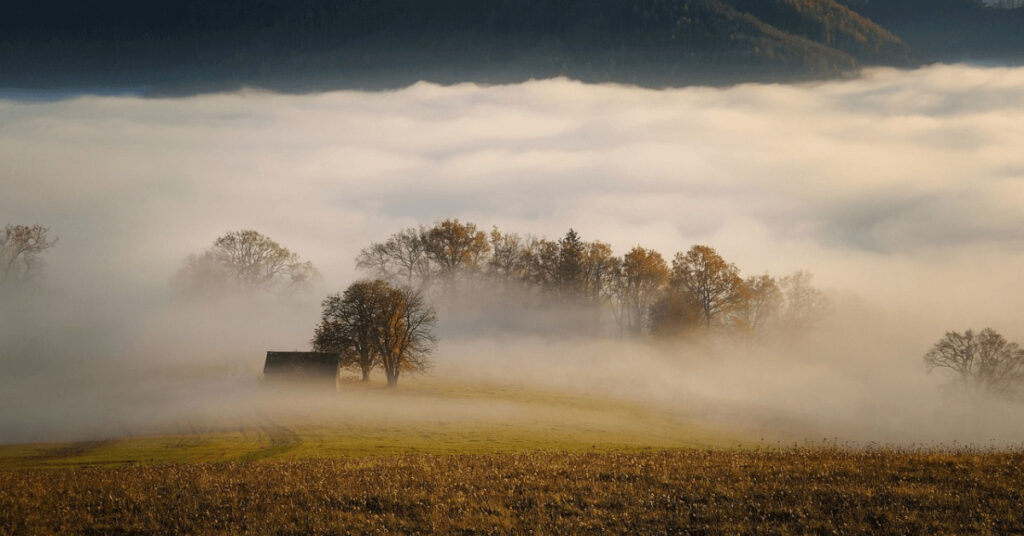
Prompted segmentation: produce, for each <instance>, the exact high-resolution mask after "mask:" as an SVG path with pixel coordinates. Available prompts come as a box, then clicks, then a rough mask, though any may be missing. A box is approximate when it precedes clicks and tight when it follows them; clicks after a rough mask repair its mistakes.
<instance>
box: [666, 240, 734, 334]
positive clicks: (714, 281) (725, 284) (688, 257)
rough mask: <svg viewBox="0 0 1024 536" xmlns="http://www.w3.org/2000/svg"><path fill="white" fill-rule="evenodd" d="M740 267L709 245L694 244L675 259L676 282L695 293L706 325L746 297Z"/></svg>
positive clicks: (673, 267)
mask: <svg viewBox="0 0 1024 536" xmlns="http://www.w3.org/2000/svg"><path fill="white" fill-rule="evenodd" d="M739 272H740V271H739V268H736V265H735V264H731V263H728V262H726V261H725V259H723V258H722V257H721V255H719V254H718V252H717V251H715V250H714V249H712V248H710V247H708V246H699V245H698V246H693V247H692V248H690V250H689V251H687V252H686V253H685V254H683V253H676V256H675V258H674V259H673V260H672V284H673V286H674V287H676V288H677V289H679V290H684V291H686V292H687V293H689V294H690V295H691V296H693V299H694V301H695V302H696V303H697V305H698V306H699V307H700V310H701V313H702V316H703V320H704V326H705V327H710V326H711V325H713V324H714V323H715V322H716V321H720V320H722V317H724V316H726V315H728V314H730V313H732V312H734V311H735V310H736V309H737V308H738V307H739V306H741V305H742V303H743V301H744V300H745V288H744V285H743V279H741V278H740V275H739Z"/></svg>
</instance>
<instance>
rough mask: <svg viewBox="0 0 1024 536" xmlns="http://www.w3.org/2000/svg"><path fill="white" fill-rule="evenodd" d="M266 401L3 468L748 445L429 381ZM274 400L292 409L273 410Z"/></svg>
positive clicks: (523, 394) (27, 453)
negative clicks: (170, 429)
mask: <svg viewBox="0 0 1024 536" xmlns="http://www.w3.org/2000/svg"><path fill="white" fill-rule="evenodd" d="M282 396H283V397H284V398H282ZM267 398H268V400H269V401H270V402H269V403H266V404H262V405H259V406H256V407H254V408H253V410H252V411H248V412H244V413H241V414H238V415H232V416H231V417H226V416H220V417H219V418H216V419H212V420H211V419H197V420H195V421H190V420H188V419H185V420H184V421H182V422H178V423H176V424H175V426H174V433H164V434H157V435H152V436H141V437H121V438H101V439H97V440H90V441H80V442H71V443H46V444H23V445H4V446H0V469H45V468H76V467H87V466H116V465H121V464H153V463H171V462H173V463H205V462H230V461H255V460H275V461H283V460H309V459H318V458H342V457H353V456H355V457H362V456H381V455H389V454H400V453H429V454H487V453H502V452H504V453H515V452H529V451H538V450H544V451H558V452H582V451H599V452H608V451H638V450H644V449H678V448H721V447H737V446H745V445H748V444H750V443H748V442H747V441H745V440H743V439H742V438H741V437H739V436H738V435H737V434H735V433H728V432H725V431H723V430H720V429H716V428H715V427H713V426H710V425H708V424H702V423H700V422H698V421H697V420H695V419H694V418H693V417H692V416H688V415H686V414H685V413H683V412H682V411H679V412H674V411H668V410H665V409H654V408H649V407H644V406H641V405H637V404H631V403H626V402H621V401H615V400H610V399H607V398H598V397H590V396H586V395H580V394H566V393H558V392H552V391H538V390H530V389H521V388H515V387H509V386H496V385H480V384H470V383H458V382H447V381H440V380H437V379H433V378H429V377H420V378H411V379H408V380H404V381H403V383H402V385H401V386H400V387H399V388H398V389H397V390H389V389H386V388H384V387H383V386H382V385H381V384H380V383H371V384H369V385H364V384H359V383H349V384H344V385H343V386H342V391H341V392H339V393H321V394H318V395H314V396H311V397H310V398H308V399H307V398H300V399H297V400H292V399H291V398H290V392H288V393H283V394H282V393H281V392H280V391H277V390H268V392H267ZM282 399H287V400H288V403H287V404H281V405H280V406H277V405H276V404H275V403H274V401H277V400H282Z"/></svg>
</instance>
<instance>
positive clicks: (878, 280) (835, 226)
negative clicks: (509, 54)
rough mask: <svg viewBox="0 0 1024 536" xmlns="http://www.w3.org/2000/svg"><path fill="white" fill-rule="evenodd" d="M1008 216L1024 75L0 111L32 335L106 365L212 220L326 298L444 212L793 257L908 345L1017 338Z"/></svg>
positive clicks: (485, 222)
mask: <svg viewBox="0 0 1024 536" xmlns="http://www.w3.org/2000/svg"><path fill="white" fill-rule="evenodd" d="M1022 207H1024V69H1005V68H980V67H968V66H937V67H930V68H925V69H920V70H916V71H910V72H906V71H897V70H889V69H880V70H871V71H868V72H867V73H865V75H864V76H863V77H862V78H859V79H854V80H844V81H833V82H825V83H814V84H806V85H741V86H736V87H733V88H728V89H713V88H686V89H674V90H666V91H655V90H646V89H637V88H633V87H623V86H611V85H602V86H593V85H584V84H581V83H578V82H571V81H567V80H548V81H537V82H529V83H525V84H518V85H511V86H497V87H479V86H476V85H468V84H467V85H459V86H454V87H440V86H435V85H430V84H418V85H415V86H413V87H410V88H407V89H403V90H399V91H391V92H381V93H362V92H333V93H325V94H319V95H311V96H292V95H288V96H283V95H274V94H267V93H260V92H241V93H233V94H224V95H209V96H200V97H190V98H183V99H142V98H134V97H80V98H75V99H71V100H63V101H57V102H46V103H20V102H13V101H0V224H3V223H7V222H11V223H42V224H46V225H49V226H51V228H52V233H53V234H54V235H57V236H59V237H60V243H59V245H58V247H57V248H55V249H54V250H53V251H52V252H50V253H49V254H48V255H47V259H48V262H49V268H48V280H47V285H49V286H50V287H52V288H54V289H59V293H60V294H54V293H53V292H51V293H50V294H49V296H51V297H52V296H55V295H60V296H62V297H67V302H66V307H63V308H60V311H61V312H60V315H62V316H61V318H60V320H59V322H56V324H55V325H57V326H59V327H60V328H59V329H54V330H53V331H51V332H48V334H46V335H45V336H44V335H37V338H38V340H39V341H42V340H44V339H45V340H47V341H49V342H48V344H52V345H54V347H59V346H60V340H61V338H62V337H66V338H70V337H79V336H81V333H82V332H89V333H92V331H93V329H92V328H90V327H89V326H105V327H104V328H102V329H101V328H96V329H97V330H99V331H103V330H106V331H105V332H103V333H101V334H93V335H94V336H93V338H95V339H97V340H99V339H103V336H104V334H105V335H106V336H107V338H109V339H110V340H129V341H130V342H129V343H123V344H113V343H109V344H108V343H102V344H101V343H95V344H94V345H93V346H94V347H95V348H102V349H104V350H103V351H105V352H106V353H108V354H111V355H115V356H117V355H118V354H121V353H124V352H128V351H132V352H148V351H151V350H152V349H153V348H155V347H158V346H168V345H173V344H174V337H173V332H174V331H175V330H177V331H178V332H179V333H180V332H181V325H177V324H176V325H175V326H173V327H174V329H164V328H165V327H166V325H165V324H166V323H165V322H164V321H165V320H166V318H165V317H162V316H159V315H153V316H156V317H158V318H160V322H157V321H151V322H148V323H147V321H146V320H144V319H143V318H144V317H147V316H149V315H150V313H151V312H152V311H153V310H154V308H157V307H159V306H158V305H154V304H158V303H162V302H161V301H160V300H164V299H165V298H166V296H165V295H166V293H167V290H166V289H167V281H168V279H169V278H170V276H171V275H172V274H173V273H174V272H175V271H176V270H177V269H178V267H179V266H180V265H181V261H182V259H183V258H184V257H185V256H186V255H187V254H189V253H193V252H198V251H201V250H202V249H204V248H206V247H208V246H209V245H210V243H211V242H212V241H213V240H214V239H215V238H216V237H217V236H218V235H220V234H223V232H225V231H227V230H236V229H242V228H252V229H256V230H258V231H261V232H263V233H264V234H267V235H269V236H270V237H272V238H274V239H276V240H277V241H279V242H280V243H282V244H284V245H285V246H287V247H290V248H292V249H293V250H295V251H297V252H298V253H299V254H300V255H301V256H302V257H304V258H306V259H309V260H311V261H312V262H313V263H314V264H315V265H316V266H317V267H319V268H320V270H321V271H322V272H323V273H324V276H325V288H324V289H323V290H325V291H327V290H330V291H335V290H340V289H342V288H344V286H345V285H347V284H348V283H349V282H350V281H351V280H352V279H353V278H354V277H356V276H357V274H356V272H355V268H354V262H353V259H354V257H355V255H356V253H357V252H358V251H359V249H361V248H362V247H364V246H365V245H366V244H368V243H369V242H370V241H371V240H380V239H383V238H385V237H386V236H387V235H388V234H390V233H392V232H394V231H396V230H398V229H400V228H402V227H404V226H408V225H414V224H418V223H430V222H432V221H434V220H435V219H438V218H445V217H459V218H461V219H463V220H469V221H473V222H475V223H477V224H478V225H480V226H482V227H483V228H485V229H489V228H490V226H491V225H495V224H496V225H498V226H500V227H501V228H502V229H505V230H514V231H518V232H521V233H534V234H538V235H546V236H549V237H554V236H558V235H561V234H563V233H564V232H565V231H566V230H567V229H568V228H569V227H570V226H571V227H574V228H575V229H576V230H577V231H579V232H580V233H581V234H582V235H583V237H584V238H585V239H601V240H604V241H607V242H610V243H611V244H612V246H613V247H614V248H615V250H616V251H617V252H618V253H620V254H621V253H623V252H625V251H626V250H628V249H629V248H630V247H632V246H634V245H637V244H640V245H643V246H646V247H653V248H655V249H658V250H659V251H661V252H662V253H663V254H664V255H665V256H666V257H671V255H672V254H673V253H674V252H676V251H680V250H685V249H687V248H689V247H690V246H691V245H692V244H694V243H706V244H709V245H711V246H714V247H716V248H718V250H719V251H720V252H721V253H722V254H723V255H724V256H725V257H726V258H727V259H728V260H730V261H733V262H736V263H737V264H738V265H739V266H740V268H741V269H742V270H743V271H744V273H745V274H752V273H759V272H763V271H765V270H769V271H772V272H774V273H784V272H789V271H792V270H795V269H801V268H802V269H807V270H810V271H812V272H813V273H814V274H815V275H816V281H817V282H818V283H819V284H820V285H822V286H824V287H826V288H828V289H832V290H835V291H839V292H848V293H851V294H854V295H857V296H859V297H861V298H862V299H863V300H865V302H866V303H869V304H870V307H872V308H877V310H878V311H880V313H879V314H884V315H890V316H889V317H887V318H891V319H893V320H894V321H895V322H897V323H899V322H906V323H907V324H908V329H910V330H911V331H913V333H914V335H913V338H912V339H911V340H910V341H909V342H907V343H905V345H903V346H900V348H901V349H902V348H904V347H905V348H909V349H915V348H920V352H919V353H923V351H924V350H925V349H926V348H927V345H928V344H930V342H932V341H933V340H934V339H935V338H937V337H938V336H939V335H941V332H942V331H944V330H947V329H965V328H967V327H972V326H973V327H975V328H980V327H983V326H985V325H992V326H993V327H996V328H998V329H999V330H1001V331H1003V332H1004V334H1006V335H1007V336H1008V337H1010V338H1011V339H1016V340H1021V339H1022V338H1024V324H1022V320H1024V315H1022V314H1021V306H1020V304H1021V303H1024V285H1021V284H1020V282H1021V279H1022V275H1024V274H1022V272H1024V210H1021V208H1022ZM317 298H318V297H316V296H314V297H312V298H311V301H310V302H309V303H311V304H312V306H306V307H304V308H300V307H299V306H295V307H296V309H295V310H292V311H287V313H288V314H283V313H282V314H279V315H278V316H275V317H274V320H265V324H266V325H265V326H256V327H257V328H258V329H259V328H260V327H266V328H267V329H263V330H262V331H261V334H262V338H261V339H260V340H258V341H257V342H255V343H254V344H253V348H257V349H258V348H266V347H278V348H289V347H291V348H302V347H304V345H305V344H306V342H307V341H308V338H309V336H310V332H311V329H312V328H311V326H312V323H313V322H314V321H315V319H316V316H317V314H318V311H317V309H316V306H315V302H316V299H317ZM307 305H308V304H307ZM14 307H15V306H14V305H12V304H0V313H3V314H6V315H8V316H10V315H13V314H15V311H14V309H13V308H14ZM51 307H55V306H53V305H51ZM4 309H6V310H4ZM871 310H876V309H871ZM175 318H177V320H176V321H177V322H179V323H184V324H186V325H188V326H189V329H191V330H192V331H191V332H189V331H188V330H185V332H187V333H193V334H195V337H194V338H195V339H196V340H199V341H213V340H217V337H218V334H217V330H216V329H215V328H214V327H212V326H210V325H209V322H206V321H205V320H203V319H198V320H196V319H191V320H190V319H187V318H182V317H175ZM222 318H223V317H222ZM282 318H283V320H282ZM225 322H231V320H225ZM236 322H239V323H241V321H238V320H236ZM140 325H141V326H140ZM111 326H116V329H114V328H112V327H111ZM248 327H250V328H251V327H253V326H248ZM76 329H77V330H78V331H75V330H76ZM111 330H114V331H113V332H112V331H111ZM139 332H143V333H161V336H160V337H157V338H147V337H139V336H138V335H137V334H138V333H139ZM69 333H71V334H69ZM130 334H132V335H130ZM8 336H10V334H8ZM22 336H24V335H22ZM51 339H53V340H51ZM36 340H37V339H33V341H36ZM74 340H76V341H78V339H74ZM21 342H22V344H21V345H22V346H26V345H30V344H35V342H31V341H21ZM221 343H222V344H221V347H224V343H223V341H221ZM901 344H903V343H901ZM95 348H94V351H93V353H100V350H96V349H95ZM919 353H917V354H915V355H913V356H911V358H912V359H914V360H915V361H914V363H913V366H914V367H917V369H915V370H918V369H920V363H919V361H917V360H918V359H919ZM112 359H125V356H120V357H114V358H112ZM908 370H909V369H908Z"/></svg>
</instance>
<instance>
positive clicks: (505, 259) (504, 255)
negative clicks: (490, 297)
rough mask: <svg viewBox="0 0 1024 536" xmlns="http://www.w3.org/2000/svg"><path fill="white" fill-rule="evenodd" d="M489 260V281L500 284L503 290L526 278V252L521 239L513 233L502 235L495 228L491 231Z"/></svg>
mask: <svg viewBox="0 0 1024 536" xmlns="http://www.w3.org/2000/svg"><path fill="white" fill-rule="evenodd" d="M490 244H491V259H490V261H489V262H488V263H487V273H488V274H489V275H490V277H491V279H492V280H494V281H496V282H500V283H501V287H502V288H503V289H508V287H509V286H510V285H511V284H512V283H513V282H516V281H519V282H521V281H522V280H523V279H525V278H526V268H527V267H526V263H527V251H526V249H525V248H524V247H523V239H522V238H520V236H519V235H517V234H515V233H502V232H501V231H499V230H498V228H497V227H494V228H493V229H492V230H491V235H490Z"/></svg>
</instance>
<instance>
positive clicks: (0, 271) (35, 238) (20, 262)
mask: <svg viewBox="0 0 1024 536" xmlns="http://www.w3.org/2000/svg"><path fill="white" fill-rule="evenodd" d="M49 232H50V228H49V227H44V226H42V225H11V224H8V225H7V226H5V227H4V229H3V232H2V233H0V285H3V284H4V283H8V282H11V281H16V280H23V279H26V278H28V277H31V276H32V275H33V274H35V273H37V272H38V271H39V270H41V269H42V267H43V260H42V254H43V253H44V252H45V251H46V250H48V249H50V248H52V247H53V246H54V245H56V244H57V239H56V238H50V237H49Z"/></svg>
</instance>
